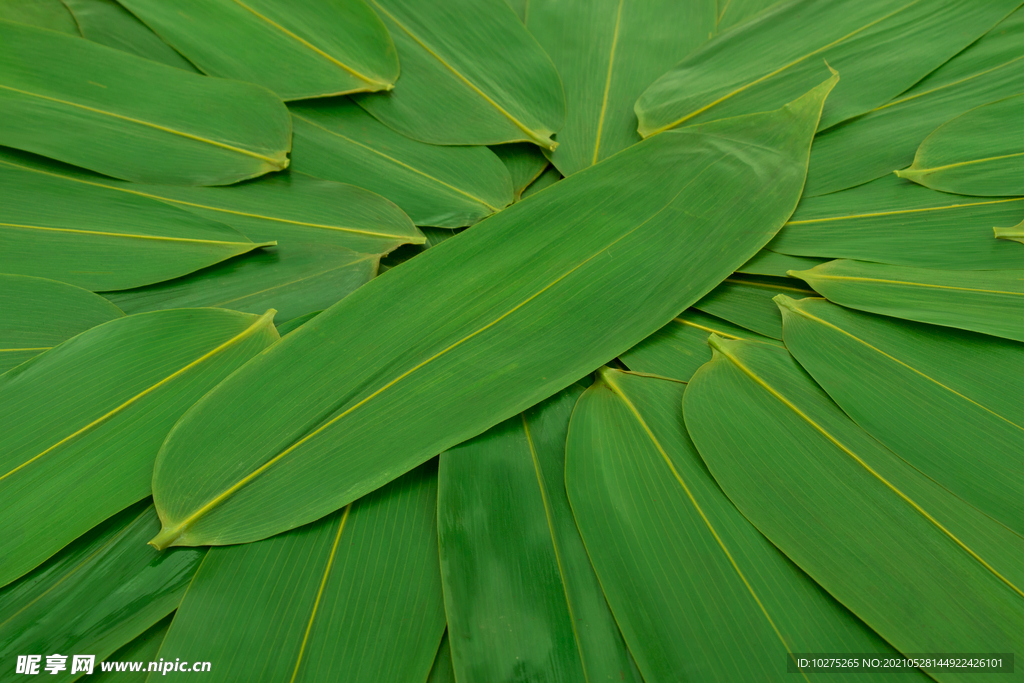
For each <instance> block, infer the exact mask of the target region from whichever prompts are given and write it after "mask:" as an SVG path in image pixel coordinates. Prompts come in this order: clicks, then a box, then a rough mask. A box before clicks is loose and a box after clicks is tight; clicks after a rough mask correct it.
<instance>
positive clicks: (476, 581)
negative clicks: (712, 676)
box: [437, 385, 640, 683]
mask: <svg viewBox="0 0 1024 683" xmlns="http://www.w3.org/2000/svg"><path fill="white" fill-rule="evenodd" d="M581 393H583V387H582V386H580V385H573V386H571V387H569V388H568V389H566V390H565V391H563V392H561V393H559V394H557V395H555V396H553V397H552V398H550V399H549V400H547V401H545V402H544V403H541V404H540V405H539V406H536V407H534V408H532V409H530V410H528V411H527V412H525V413H522V414H521V415H517V416H515V417H513V418H511V419H509V420H506V421H505V422H502V423H501V424H499V425H497V426H496V427H494V428H492V429H490V430H488V431H487V432H485V433H484V434H481V435H480V436H478V437H476V438H475V439H472V440H471V441H467V442H465V443H463V444H461V445H459V446H456V447H455V448H452V449H451V450H448V451H446V452H444V453H442V454H441V465H440V468H439V470H438V499H437V506H438V513H437V516H438V536H439V540H440V547H441V578H442V580H443V581H444V598H445V611H446V613H447V615H448V634H449V637H450V638H451V647H452V660H453V662H454V667H455V671H456V677H457V678H458V679H459V680H464V681H494V683H501V682H504V681H509V682H511V681H522V680H531V681H584V680H585V681H609V682H610V681H637V682H639V680H640V679H639V677H635V678H634V676H633V675H632V672H631V671H630V661H629V654H628V653H627V651H626V646H625V644H624V643H623V642H622V636H621V635H619V630H618V627H617V626H616V625H615V620H614V619H613V618H612V614H611V612H610V611H609V610H608V604H607V603H606V602H605V598H604V593H602V591H601V585H600V584H599V583H598V582H597V576H595V574H594V570H593V568H592V567H591V566H590V560H589V558H588V557H587V551H586V548H584V547H583V541H582V539H580V535H579V532H578V531H577V530H576V521H575V520H574V519H573V515H572V510H571V509H570V508H569V500H568V499H567V498H566V495H565V439H566V434H567V433H568V430H569V416H570V415H571V414H572V409H573V406H574V405H575V404H576V400H577V399H578V398H579V396H580V394H581ZM510 509H514V510H515V514H511V515H510V514H509V510H510Z"/></svg>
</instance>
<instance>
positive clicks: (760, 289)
mask: <svg viewBox="0 0 1024 683" xmlns="http://www.w3.org/2000/svg"><path fill="white" fill-rule="evenodd" d="M778 294H790V295H799V296H814V292H813V291H812V290H810V289H808V288H807V287H805V286H803V285H802V284H801V283H800V282H797V281H795V280H792V279H786V278H772V277H763V276H751V275H733V276H732V277H729V278H726V279H725V280H724V281H723V282H722V284H720V285H718V286H717V287H715V288H714V289H713V290H711V292H709V293H708V294H707V296H705V297H704V298H703V299H701V300H700V301H698V302H697V303H695V304H694V305H693V307H694V308H696V309H697V310H698V311H703V312H704V313H707V314H709V315H713V316H715V317H718V318H721V319H723V320H727V321H729V322H731V323H733V324H734V325H739V326H740V327H742V328H744V329H747V330H750V331H751V332H756V333H757V334H759V335H762V336H765V337H771V338H772V339H782V316H781V315H780V314H779V309H778V307H777V306H776V305H775V304H774V303H773V301H772V299H773V298H774V297H775V296H776V295H778ZM115 303H116V302H115ZM744 336H746V335H744Z"/></svg>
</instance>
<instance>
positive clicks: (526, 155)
mask: <svg viewBox="0 0 1024 683" xmlns="http://www.w3.org/2000/svg"><path fill="white" fill-rule="evenodd" d="M491 151H492V152H494V153H495V154H497V155H498V158H499V159H501V162H502V163H503V164H505V168H507V169H508V173H509V175H510V176H511V177H512V193H513V195H514V197H515V201H519V200H520V199H522V196H523V190H525V189H526V188H527V187H528V186H529V185H530V183H532V182H533V181H534V180H536V179H537V178H539V177H540V174H541V173H543V172H544V169H546V168H547V167H548V159H547V157H545V156H544V154H543V153H542V152H541V151H540V149H538V148H537V146H536V145H531V144H530V143H528V142H517V143H515V144H511V145H495V146H494V147H492V148H491Z"/></svg>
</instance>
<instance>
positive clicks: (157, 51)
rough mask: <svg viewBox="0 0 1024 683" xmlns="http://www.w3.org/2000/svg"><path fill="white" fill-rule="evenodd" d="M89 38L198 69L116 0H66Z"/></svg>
mask: <svg viewBox="0 0 1024 683" xmlns="http://www.w3.org/2000/svg"><path fill="white" fill-rule="evenodd" d="M63 2H64V4H65V5H67V7H68V9H69V10H71V13H72V14H73V15H74V17H75V22H77V23H78V28H79V29H80V30H81V31H82V35H83V36H85V38H86V40H91V41H94V42H97V43H101V44H103V45H106V46H107V47H112V48H114V49H115V50H121V51H122V52H128V53H130V54H133V55H136V56H138V57H145V58H146V59H152V60H154V61H157V62H162V63H164V64H166V65H167V66H175V67H177V68H179V69H185V70H186V71H191V72H194V73H198V69H196V68H195V67H194V66H192V63H191V62H189V61H188V60H187V59H185V58H184V57H182V56H181V55H180V54H178V53H177V52H175V50H174V48H172V47H171V46H170V45H168V44H167V43H165V42H164V41H162V40H160V37H159V36H158V35H156V34H155V33H153V32H152V31H150V30H149V28H148V27H147V26H146V25H145V24H143V23H142V22H141V21H139V20H138V19H136V18H135V16H134V15H132V13H131V12H129V11H128V10H126V9H125V8H124V7H122V6H121V5H120V4H119V3H117V2H116V0H63Z"/></svg>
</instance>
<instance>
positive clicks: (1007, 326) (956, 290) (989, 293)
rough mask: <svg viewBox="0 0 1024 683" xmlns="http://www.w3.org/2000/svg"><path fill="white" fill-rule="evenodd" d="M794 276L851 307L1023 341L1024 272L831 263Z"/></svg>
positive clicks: (798, 272)
mask: <svg viewBox="0 0 1024 683" xmlns="http://www.w3.org/2000/svg"><path fill="white" fill-rule="evenodd" d="M791 275H792V276H793V277H799V278H801V279H803V280H806V281H807V282H808V283H809V284H810V285H811V286H812V287H814V289H815V290H816V291H818V292H821V294H822V295H823V296H824V297H825V298H826V299H828V300H830V301H834V302H835V303H837V304H841V305H843V306H846V307H848V308H858V309H860V310H862V311H869V312H871V313H880V314H882V315H888V316H892V317H893V318H904V319H906V320H916V321H918V322H922V323H931V324H932V325H945V326H946V327H957V328H959V329H961V330H973V331H975V332H981V333H982V334H990V335H993V336H996V337H1005V338H1007V339H1016V340H1017V341H1024V318H1022V317H1021V315H1020V306H1021V303H1022V302H1024V270H992V271H959V270H929V269H925V268H909V267H906V266H886V265H882V264H880V263H862V262H859V261H830V262H828V263H824V264H822V265H820V266H817V267H816V268H812V269H811V270H807V271H793V272H792V273H791Z"/></svg>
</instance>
